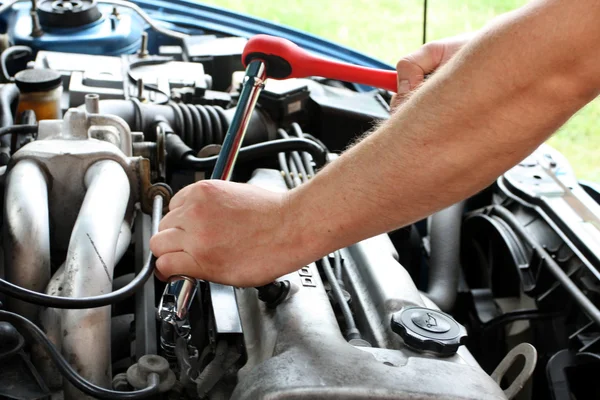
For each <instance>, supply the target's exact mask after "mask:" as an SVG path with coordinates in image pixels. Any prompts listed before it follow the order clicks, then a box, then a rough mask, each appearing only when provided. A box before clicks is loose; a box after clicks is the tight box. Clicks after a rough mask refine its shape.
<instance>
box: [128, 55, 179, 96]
mask: <svg viewBox="0 0 600 400" xmlns="http://www.w3.org/2000/svg"><path fill="white" fill-rule="evenodd" d="M173 60H174V58H173V57H152V58H148V59H141V60H137V61H134V62H132V63H131V64H129V66H128V68H127V77H128V78H129V80H130V81H131V82H132V83H134V84H136V85H137V82H138V79H136V78H134V77H133V75H132V74H131V71H132V70H134V69H135V68H138V67H145V66H148V65H160V64H165V63H168V62H170V61H173ZM142 86H143V87H144V89H146V90H150V91H153V92H156V93H159V94H162V95H163V96H165V100H164V101H161V102H159V103H156V104H167V103H168V102H169V100H170V99H171V96H169V94H167V93H165V92H163V91H162V90H160V89H159V88H158V86H156V85H153V84H150V83H144V84H143V85H142Z"/></svg>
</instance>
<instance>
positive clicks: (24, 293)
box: [0, 255, 156, 310]
mask: <svg viewBox="0 0 600 400" xmlns="http://www.w3.org/2000/svg"><path fill="white" fill-rule="evenodd" d="M155 264H156V257H154V256H153V255H150V257H148V261H146V264H144V267H143V268H142V270H141V271H140V273H139V274H138V275H137V276H136V277H135V278H133V280H132V281H131V282H129V283H128V284H127V285H126V286H123V287H122V288H121V289H119V290H115V291H114V292H111V293H106V294H101V295H98V296H93V297H77V298H72V297H58V296H49V295H47V294H44V293H39V292H34V291H33V290H29V289H25V288H22V287H20V286H17V285H14V284H12V283H10V282H8V281H5V280H4V279H0V293H4V294H6V295H8V296H12V297H14V298H16V299H19V300H21V301H24V302H27V303H32V304H36V305H38V306H43V307H50V308H65V309H71V310H82V309H87V308H98V307H104V306H108V305H111V304H115V303H118V302H119V301H121V300H124V299H126V298H127V297H130V296H132V295H133V294H135V292H136V291H137V290H138V289H139V288H141V287H142V286H143V285H144V284H145V283H146V281H147V280H148V279H149V278H150V277H151V276H152V274H153V273H154V268H155ZM82 268H85V266H82Z"/></svg>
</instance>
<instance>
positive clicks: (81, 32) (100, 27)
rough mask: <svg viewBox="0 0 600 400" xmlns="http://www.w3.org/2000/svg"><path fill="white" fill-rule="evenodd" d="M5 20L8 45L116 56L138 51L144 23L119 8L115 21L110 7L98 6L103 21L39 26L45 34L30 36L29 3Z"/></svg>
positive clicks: (131, 13) (17, 6) (16, 8)
mask: <svg viewBox="0 0 600 400" xmlns="http://www.w3.org/2000/svg"><path fill="white" fill-rule="evenodd" d="M13 9H14V10H15V11H14V12H13V13H12V14H11V15H10V16H9V17H8V18H9V24H8V32H7V33H8V35H9V38H10V41H11V42H12V43H14V44H17V45H25V46H29V47H31V48H33V49H36V50H51V51H60V52H70V53H82V54H98V55H106V56H118V55H121V54H131V53H134V52H135V51H136V50H138V48H139V47H140V43H141V35H142V32H143V31H144V22H143V21H142V19H141V18H140V17H139V16H138V15H136V14H135V13H133V12H132V11H130V10H128V9H125V8H123V7H120V8H118V13H119V15H118V17H116V16H114V15H112V14H111V13H112V6H109V5H102V4H101V5H98V9H99V10H100V12H101V13H102V17H101V18H100V19H98V20H97V21H95V22H92V23H89V24H86V25H82V26H78V27H72V28H58V27H48V26H42V28H43V30H44V34H43V35H42V36H40V37H32V36H31V28H32V24H31V17H30V16H29V11H30V9H31V6H30V4H29V3H22V4H16V5H15V6H14V7H13Z"/></svg>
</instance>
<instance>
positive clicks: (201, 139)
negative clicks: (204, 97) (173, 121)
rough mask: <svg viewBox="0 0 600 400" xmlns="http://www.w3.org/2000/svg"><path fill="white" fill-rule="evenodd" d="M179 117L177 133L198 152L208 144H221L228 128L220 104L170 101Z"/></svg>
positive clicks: (227, 119)
mask: <svg viewBox="0 0 600 400" xmlns="http://www.w3.org/2000/svg"><path fill="white" fill-rule="evenodd" d="M170 106H171V108H173V110H174V111H175V113H176V115H178V116H179V118H180V119H181V123H180V124H178V125H179V127H178V128H179V129H177V131H176V132H177V134H178V135H179V136H180V137H181V139H182V140H183V142H184V143H185V144H186V145H188V146H189V147H190V148H191V149H192V150H194V151H195V152H198V151H199V150H200V149H202V148H203V147H204V146H207V145H209V144H221V143H223V139H224V138H225V134H226V133H227V129H228V128H229V118H228V117H227V115H226V114H225V110H223V108H221V107H220V106H211V105H200V104H185V103H170Z"/></svg>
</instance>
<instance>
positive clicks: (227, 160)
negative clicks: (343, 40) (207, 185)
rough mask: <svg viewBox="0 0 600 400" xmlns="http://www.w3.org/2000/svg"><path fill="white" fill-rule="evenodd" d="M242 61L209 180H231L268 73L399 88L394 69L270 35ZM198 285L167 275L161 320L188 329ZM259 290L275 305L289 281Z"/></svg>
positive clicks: (252, 44)
mask: <svg viewBox="0 0 600 400" xmlns="http://www.w3.org/2000/svg"><path fill="white" fill-rule="evenodd" d="M242 62H243V63H244V66H245V67H246V75H245V78H244V82H243V87H242V91H241V93H240V97H239V100H238V104H237V109H236V111H235V114H234V116H233V120H232V122H231V125H230V126H229V129H228V130H227V134H226V135H225V139H224V141H223V145H222V147H221V151H220V152H219V156H218V158H217V163H216V165H215V168H214V170H213V173H212V176H211V179H222V180H229V179H230V178H231V174H232V172H233V167H234V165H235V161H236V159H237V156H238V153H239V150H240V147H241V145H242V141H243V139H244V135H245V133H246V128H247V127H248V123H249V121H250V117H251V116H252V112H253V111H254V107H255V106H256V101H257V100H258V96H259V95H260V92H261V90H262V88H263V87H264V82H265V80H266V79H267V78H273V79H288V78H305V77H309V76H321V77H324V78H330V79H338V80H342V81H347V82H354V83H360V84H364V85H369V86H374V87H378V88H381V89H387V90H390V91H393V92H395V91H396V88H397V74H396V72H395V71H389V70H381V69H375V68H366V67H361V66H357V65H352V64H347V63H341V62H337V61H331V60H327V59H324V58H321V57H317V56H314V55H312V54H310V53H308V52H307V51H305V50H303V49H302V48H300V47H298V46H297V45H295V44H294V43H292V42H290V41H289V40H286V39H282V38H278V37H274V36H269V35H257V36H254V37H252V38H251V39H250V40H249V41H248V43H247V44H246V47H245V48H244V52H243V55H242ZM212 286H215V289H217V287H216V285H215V284H211V289H213V287H212ZM196 289H197V281H196V280H195V279H193V278H190V277H184V276H174V277H172V278H171V279H169V283H167V286H166V287H165V292H164V293H163V296H162V298H161V301H160V304H159V307H158V315H159V317H160V319H161V320H162V321H164V322H166V323H168V324H170V325H173V326H175V327H176V329H178V330H184V331H187V329H186V328H189V320H188V312H189V309H190V307H191V304H192V299H193V297H194V295H195V292H196ZM257 289H258V291H259V298H261V300H263V301H265V302H266V303H267V304H268V305H270V306H276V305H277V304H279V303H280V302H281V301H283V300H284V299H285V297H286V296H287V294H288V292H289V289H290V287H289V282H287V281H285V282H273V283H271V284H268V285H265V286H261V287H260V288H257ZM218 290H219V291H223V287H221V286H219V288H218ZM228 293H229V295H228V296H233V292H232V291H229V292H228ZM229 304H231V302H229ZM234 304H235V303H234ZM221 311H222V309H221ZM235 313H237V310H236V311H235ZM215 318H218V315H215ZM223 319H224V320H226V321H228V323H229V324H230V323H231V321H232V320H233V321H234V324H233V325H235V326H236V327H237V325H239V323H238V322H237V321H239V315H237V314H236V315H229V316H227V317H226V318H223ZM217 325H218V324H217ZM236 329H237V328H236Z"/></svg>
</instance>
